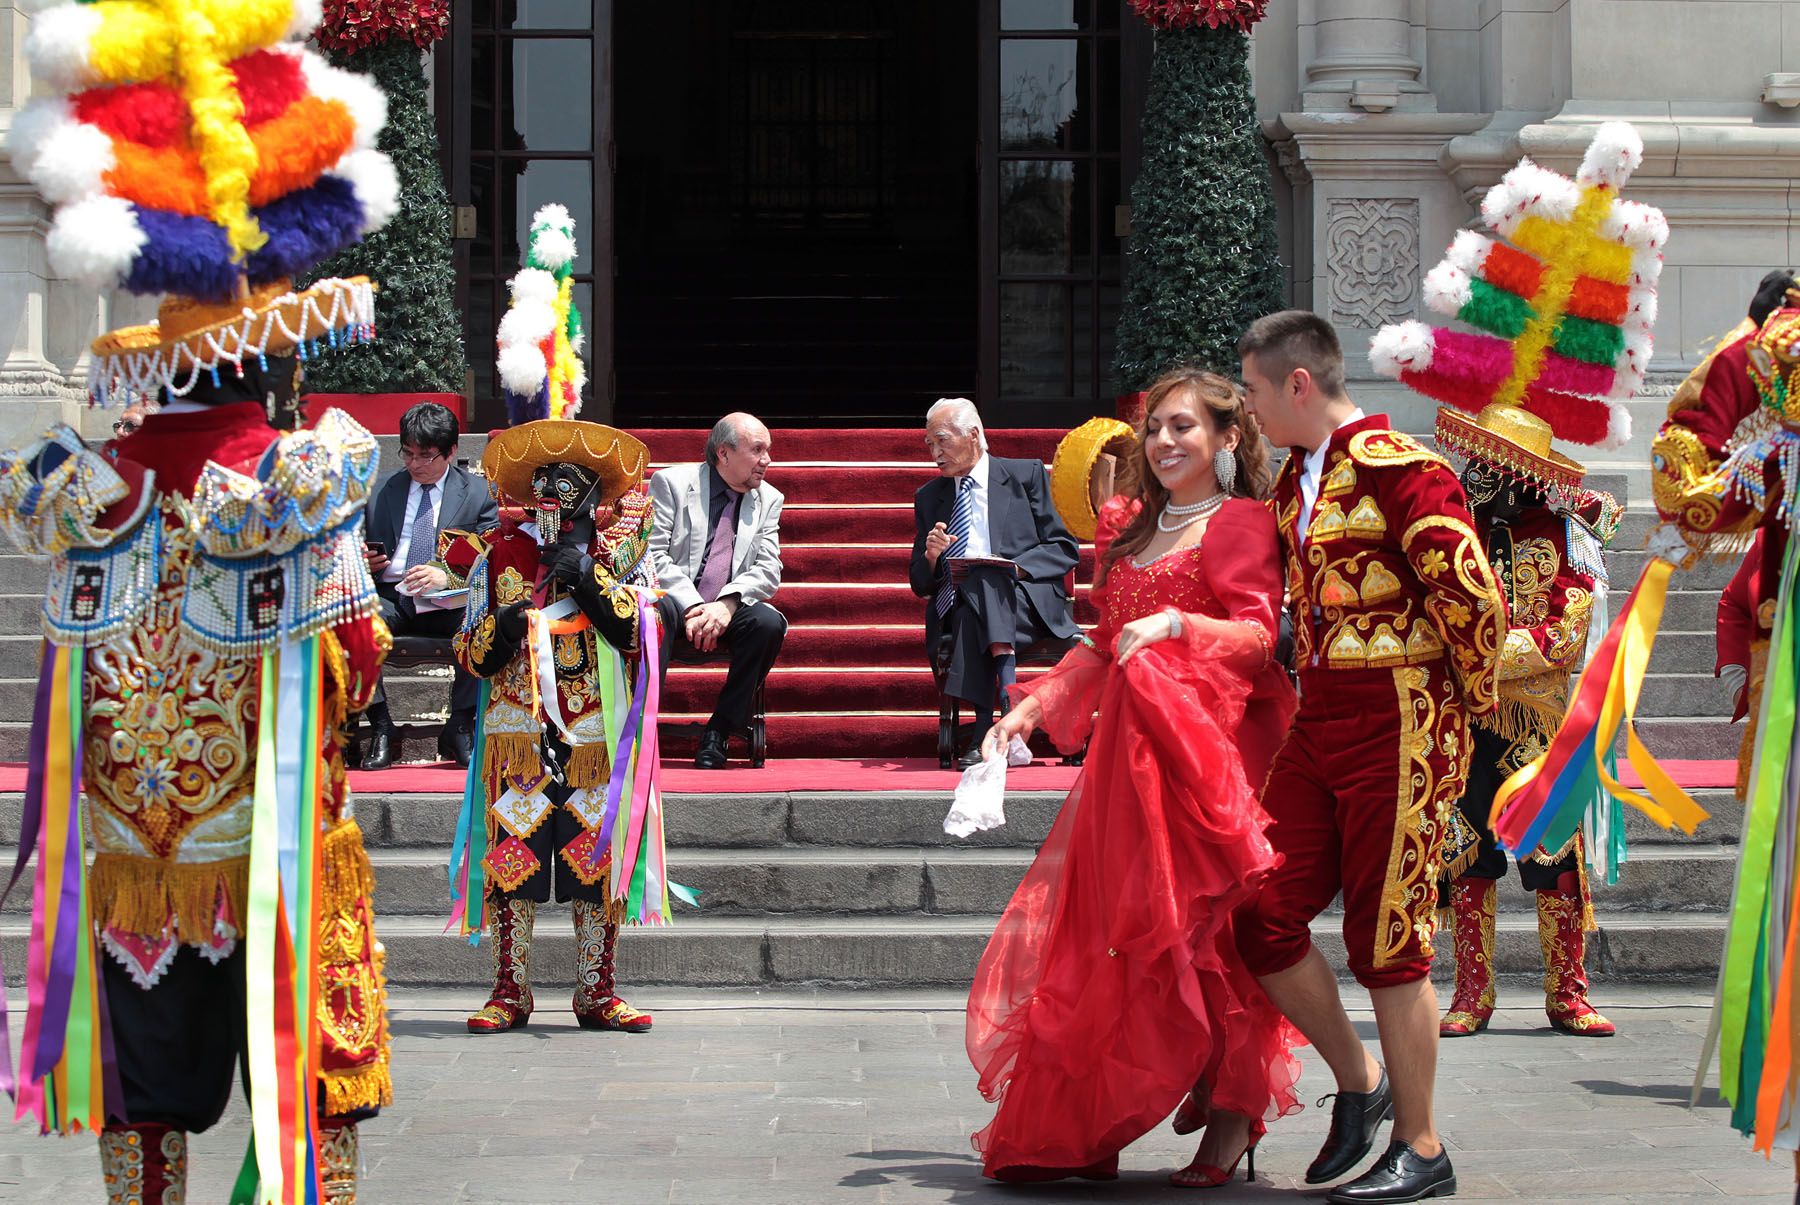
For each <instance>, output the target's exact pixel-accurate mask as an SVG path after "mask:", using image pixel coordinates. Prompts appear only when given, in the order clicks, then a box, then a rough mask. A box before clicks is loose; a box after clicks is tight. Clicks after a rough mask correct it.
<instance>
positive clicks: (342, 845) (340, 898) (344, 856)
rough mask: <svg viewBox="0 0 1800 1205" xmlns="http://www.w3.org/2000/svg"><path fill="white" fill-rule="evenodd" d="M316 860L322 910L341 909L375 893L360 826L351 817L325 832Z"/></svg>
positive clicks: (373, 868)
mask: <svg viewBox="0 0 1800 1205" xmlns="http://www.w3.org/2000/svg"><path fill="white" fill-rule="evenodd" d="M319 860H320V862H321V864H322V870H321V875H320V878H321V880H322V882H321V885H320V891H321V906H322V910H323V911H326V912H337V911H342V910H345V909H348V908H351V907H353V906H354V905H355V904H356V901H357V900H359V899H363V898H367V897H372V896H373V895H374V894H375V867H374V866H372V865H371V864H370V863H369V852H368V850H366V849H364V848H363V837H362V829H361V828H360V827H358V825H357V823H356V821H355V820H354V819H349V820H345V821H343V822H342V823H341V824H339V825H338V826H337V827H336V828H334V829H332V830H331V831H330V832H328V833H326V834H325V837H324V840H323V841H322V842H321V846H320V850H319Z"/></svg>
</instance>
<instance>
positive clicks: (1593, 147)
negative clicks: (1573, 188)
mask: <svg viewBox="0 0 1800 1205" xmlns="http://www.w3.org/2000/svg"><path fill="white" fill-rule="evenodd" d="M1643 162H1644V140H1643V139H1642V138H1640V137H1639V136H1638V132H1637V130H1636V129H1635V128H1634V127H1633V126H1632V125H1631V124H1630V123H1629V122H1624V121H1609V122H1606V123H1605V124H1603V125H1602V126H1601V127H1600V128H1599V129H1598V130H1596V131H1595V132H1594V140H1593V141H1592V142H1590V143H1588V149H1587V154H1585V155H1583V156H1582V158H1581V170H1580V171H1579V172H1577V173H1576V176H1575V178H1576V179H1577V180H1579V181H1580V182H1581V183H1583V184H1588V185H1594V184H1604V185H1606V186H1607V187H1608V188H1612V189H1615V190H1617V189H1620V188H1623V187H1624V186H1625V181H1627V180H1629V179H1631V173H1632V172H1634V171H1636V170H1637V169H1638V166H1639V165H1640V164H1642V163H1643Z"/></svg>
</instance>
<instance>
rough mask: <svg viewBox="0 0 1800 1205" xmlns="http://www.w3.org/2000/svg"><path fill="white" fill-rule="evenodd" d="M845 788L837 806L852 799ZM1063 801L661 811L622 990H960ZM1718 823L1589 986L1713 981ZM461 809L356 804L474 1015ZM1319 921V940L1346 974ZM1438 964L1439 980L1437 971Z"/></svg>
mask: <svg viewBox="0 0 1800 1205" xmlns="http://www.w3.org/2000/svg"><path fill="white" fill-rule="evenodd" d="M854 785H855V784H854V781H853V780H851V781H847V782H846V786H849V787H853V786H854ZM1061 802H1062V797H1061V796H1060V795H1056V794H1043V793H1038V794H1022V795H1017V796H1013V797H1010V798H1008V800H1007V817H1008V823H1007V824H1006V825H1005V827H1003V828H1000V829H998V830H994V831H991V832H987V833H981V834H977V835H976V836H974V837H971V838H969V839H968V840H967V841H957V840H956V839H955V838H952V837H948V836H945V835H944V833H943V831H942V823H943V817H944V812H945V811H946V809H947V808H948V806H949V800H948V796H947V795H945V794H939V793H926V792H921V793H904V794H902V793H890V792H857V791H854V790H847V791H843V792H795V793H785V794H769V795H683V796H676V797H672V798H671V799H670V800H669V801H668V813H667V816H668V839H669V844H670V851H669V869H670V874H671V875H672V876H673V877H674V878H675V879H676V880H677V881H678V882H681V883H684V884H686V885H688V886H690V887H693V888H694V889H696V890H697V891H699V892H700V907H699V909H697V910H696V909H693V908H689V907H687V906H686V905H683V904H679V903H677V904H676V905H675V910H676V915H675V924H674V925H673V926H671V927H669V928H667V929H641V930H630V931H628V932H627V934H626V935H625V939H624V940H623V941H622V942H621V943H620V975H621V976H622V979H621V983H622V984H623V985H624V986H625V987H626V988H627V989H629V988H630V987H631V986H633V985H647V984H673V985H682V986H690V987H724V986H731V987H745V986H749V987H765V988H790V987H801V986H833V987H868V988H881V989H893V988H904V987H925V986H935V987H958V986H962V985H965V984H966V983H967V982H968V980H969V977H970V975H971V974H972V973H973V971H974V968H975V964H976V961H977V959H978V958H979V957H980V955H981V950H982V948H983V946H984V945H985V944H986V941H987V937H988V934H990V933H991V932H992V931H993V928H994V924H995V921H996V920H997V918H998V915H999V912H1000V910H1001V909H1002V908H1003V907H1004V906H1005V904H1006V901H1007V899H1008V898H1009V896H1010V895H1011V893H1012V890H1013V888H1014V887H1015V886H1016V885H1017V883H1018V881H1019V879H1020V877H1021V876H1022V875H1023V874H1024V872H1025V868H1026V867H1027V866H1028V865H1029V864H1030V862H1031V858H1032V856H1033V855H1034V853H1035V851H1036V849H1037V846H1038V844H1039V843H1040V842H1041V841H1042V840H1043V838H1044V836H1045V835H1046V834H1047V833H1048V832H1049V829H1050V825H1051V823H1052V821H1053V820H1054V819H1055V815H1056V810H1057V808H1058V807H1059V806H1060V804H1061ZM1702 803H1703V805H1704V806H1705V807H1707V808H1708V809H1709V810H1711V811H1712V812H1713V813H1714V819H1713V820H1712V821H1710V822H1708V824H1707V825H1705V826H1703V827H1702V829H1701V832H1700V834H1699V835H1698V836H1697V837H1696V838H1693V839H1689V838H1685V837H1682V836H1681V835H1680V834H1666V833H1663V832H1662V831H1661V830H1658V829H1655V828H1654V827H1653V826H1650V825H1648V824H1645V823H1643V822H1642V821H1641V818H1639V817H1637V816H1636V815H1635V814H1632V816H1631V818H1630V821H1629V824H1630V830H1631V839H1632V844H1633V852H1632V860H1631V861H1630V862H1629V863H1627V865H1626V866H1625V868H1624V874H1623V876H1622V878H1621V880H1620V882H1619V883H1618V884H1617V885H1615V886H1613V887H1610V888H1607V887H1598V888H1596V893H1595V907H1596V909H1597V911H1598V913H1599V916H1600V921H1601V932H1600V933H1599V934H1597V935H1595V937H1594V938H1593V941H1592V948H1591V953H1590V970H1591V971H1592V972H1593V974H1594V978H1595V981H1596V982H1597V983H1601V984H1603V983H1604V982H1605V981H1606V980H1607V979H1609V978H1612V979H1629V980H1632V981H1644V980H1703V979H1706V978H1709V977H1710V976H1711V975H1713V974H1714V973H1715V972H1716V970H1717V966H1718V960H1719V956H1720V950H1721V949H1722V945H1723V936H1724V910H1725V907H1726V903H1727V901H1728V899H1729V896H1730V892H1731V882H1732V874H1733V867H1734V849H1733V845H1732V843H1733V842H1735V840H1736V833H1737V823H1738V815H1739V809H1738V807H1737V804H1736V802H1735V801H1734V800H1732V799H1731V798H1730V794H1729V792H1722V791H1712V792H1705V793H1704V795H1703V798H1702ZM459 806H460V800H459V799H458V798H456V797H453V796H448V795H379V794H363V795H361V796H359V797H358V799H357V801H356V808H357V814H358V818H359V820H360V822H361V824H362V825H363V828H364V831H365V833H366V835H367V838H368V842H369V847H370V853H371V856H372V858H373V860H374V862H375V870H376V880H377V887H376V910H377V915H378V917H379V921H378V925H379V931H380V935H381V939H382V941H383V942H384V943H385V945H386V946H387V950H388V975H389V977H390V979H391V980H392V982H393V983H394V984H396V985H397V986H402V987H427V986H465V987H467V988H468V989H469V993H470V996H471V1007H473V1005H474V1004H477V1003H479V1000H478V999H475V997H476V995H477V994H478V993H479V991H480V990H481V987H482V985H483V984H485V983H486V982H487V976H488V975H489V974H490V955H489V953H488V951H487V949H486V947H485V945H484V946H483V948H482V949H480V950H476V949H472V948H471V947H470V946H469V945H468V944H467V943H466V942H464V941H461V940H459V939H457V938H456V937H455V936H454V935H451V934H446V933H445V932H444V931H443V926H444V919H445V917H446V916H447V914H448V894H447V888H446V872H445V867H446V865H447V864H448V862H449V847H450V839H451V836H452V833H453V831H454V828H455V822H456V813H457V809H458V807H459ZM20 807H21V800H20V797H19V796H18V795H16V794H14V795H8V796H4V797H0V859H3V861H0V865H8V866H10V865H11V863H12V859H13V857H14V852H15V849H14V847H15V845H16V842H17V840H18V826H19V813H20ZM29 911H30V898H29V889H28V885H27V886H25V887H22V888H21V890H20V891H19V892H17V893H15V898H13V899H12V900H11V901H9V902H8V903H7V905H6V909H5V912H4V914H0V951H3V952H4V957H5V959H6V965H7V968H8V972H9V975H12V976H17V975H19V974H21V973H22V972H23V968H24V965H25V964H24V944H25V938H26V934H27V927H28V924H29ZM567 915H568V911H567V909H566V908H563V907H557V906H552V907H549V908H546V909H545V910H544V912H543V914H542V916H541V918H540V922H539V930H540V939H541V940H540V943H539V946H538V950H539V951H540V952H539V954H538V955H537V958H536V968H537V969H536V970H535V972H534V977H535V978H536V979H537V981H538V982H539V983H540V984H546V985H566V984H567V983H569V982H571V977H572V974H573V959H574V942H573V938H572V935H571V933H570V929H569V922H568V920H567V919H566V918H567ZM1337 929H1338V919H1337V917H1336V915H1335V909H1334V911H1333V912H1332V913H1327V914H1326V915H1324V916H1322V917H1320V918H1319V921H1318V922H1317V924H1316V925H1315V932H1316V933H1317V935H1318V938H1319V942H1320V946H1321V948H1322V949H1323V950H1324V951H1325V953H1326V954H1327V956H1328V957H1329V958H1331V959H1332V960H1333V962H1334V963H1335V964H1336V965H1339V966H1341V965H1342V956H1343V949H1342V942H1341V940H1340V938H1339V936H1338V932H1337ZM1499 945H1500V949H1499V955H1498V957H1499V966H1500V970H1501V972H1502V973H1508V974H1521V975H1526V974H1535V973H1536V972H1537V969H1538V965H1539V963H1538V959H1539V952H1538V944H1537V935H1536V923H1535V919H1534V912H1533V909H1532V908H1531V906H1530V902H1529V900H1528V899H1527V898H1526V897H1525V896H1524V894H1523V893H1522V892H1521V891H1520V890H1519V889H1518V888H1517V886H1516V885H1510V886H1509V885H1504V884H1503V885H1502V895H1501V919H1500V943H1499ZM1447 966H1448V963H1447V961H1446V963H1445V964H1443V966H1441V967H1440V971H1443V970H1446V969H1447Z"/></svg>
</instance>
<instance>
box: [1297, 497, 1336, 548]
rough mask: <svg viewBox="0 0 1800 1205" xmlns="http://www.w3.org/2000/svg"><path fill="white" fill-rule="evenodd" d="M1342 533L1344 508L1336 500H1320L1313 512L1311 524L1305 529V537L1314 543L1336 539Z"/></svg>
mask: <svg viewBox="0 0 1800 1205" xmlns="http://www.w3.org/2000/svg"><path fill="white" fill-rule="evenodd" d="M1343 534H1344V508H1343V507H1342V506H1340V505H1338V504H1337V503H1336V502H1327V501H1323V500H1321V501H1320V502H1319V504H1318V505H1317V507H1316V508H1315V510H1314V513H1313V521H1312V526H1311V527H1308V528H1307V529H1306V538H1307V540H1308V541H1310V542H1312V543H1315V544H1323V543H1325V542H1326V541H1327V540H1336V539H1339V538H1341V537H1342V536H1343Z"/></svg>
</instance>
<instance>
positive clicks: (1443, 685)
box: [1373, 666, 1469, 970]
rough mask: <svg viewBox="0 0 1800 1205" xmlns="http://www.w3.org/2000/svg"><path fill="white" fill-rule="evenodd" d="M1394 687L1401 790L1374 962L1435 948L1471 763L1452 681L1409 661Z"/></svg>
mask: <svg viewBox="0 0 1800 1205" xmlns="http://www.w3.org/2000/svg"><path fill="white" fill-rule="evenodd" d="M1394 690H1395V693H1396V695H1397V698H1398V702H1399V706H1400V767H1399V790H1398V794H1397V796H1396V798H1395V801H1394V807H1395V814H1394V840H1393V844H1392V845H1391V847H1390V848H1389V852H1388V866H1387V878H1386V883H1385V885H1384V886H1383V888H1382V894H1381V907H1380V911H1379V912H1378V913H1377V916H1376V925H1375V950H1374V963H1373V965H1374V968H1375V969H1376V970H1380V969H1381V968H1383V967H1385V966H1388V965H1389V964H1391V963H1393V962H1396V961H1400V960H1403V959H1411V958H1413V957H1415V954H1414V953H1413V951H1415V950H1416V951H1417V954H1416V957H1421V958H1430V957H1431V956H1432V948H1431V939H1432V936H1433V934H1434V932H1435V928H1436V907H1435V905H1436V902H1437V883H1438V879H1439V878H1440V877H1441V876H1442V874H1443V865H1442V860H1441V853H1442V846H1443V837H1444V833H1445V831H1446V829H1447V828H1448V826H1449V823H1450V814H1451V811H1452V810H1453V809H1454V808H1455V807H1456V800H1457V797H1458V796H1460V795H1461V794H1462V788H1463V783H1464V781H1465V780H1466V778H1467V776H1468V769H1469V767H1468V761H1467V759H1466V758H1463V757H1461V756H1459V754H1460V752H1461V750H1462V748H1463V746H1464V744H1465V742H1464V741H1463V739H1462V732H1463V724H1464V720H1463V711H1462V708H1460V707H1456V706H1454V705H1453V701H1454V691H1455V688H1454V686H1453V685H1452V684H1451V682H1450V681H1449V680H1448V679H1447V678H1445V677H1442V676H1441V675H1438V674H1434V673H1431V672H1430V671H1428V670H1424V669H1419V668H1416V667H1411V666H1408V667H1404V668H1400V669H1396V670H1394Z"/></svg>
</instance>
